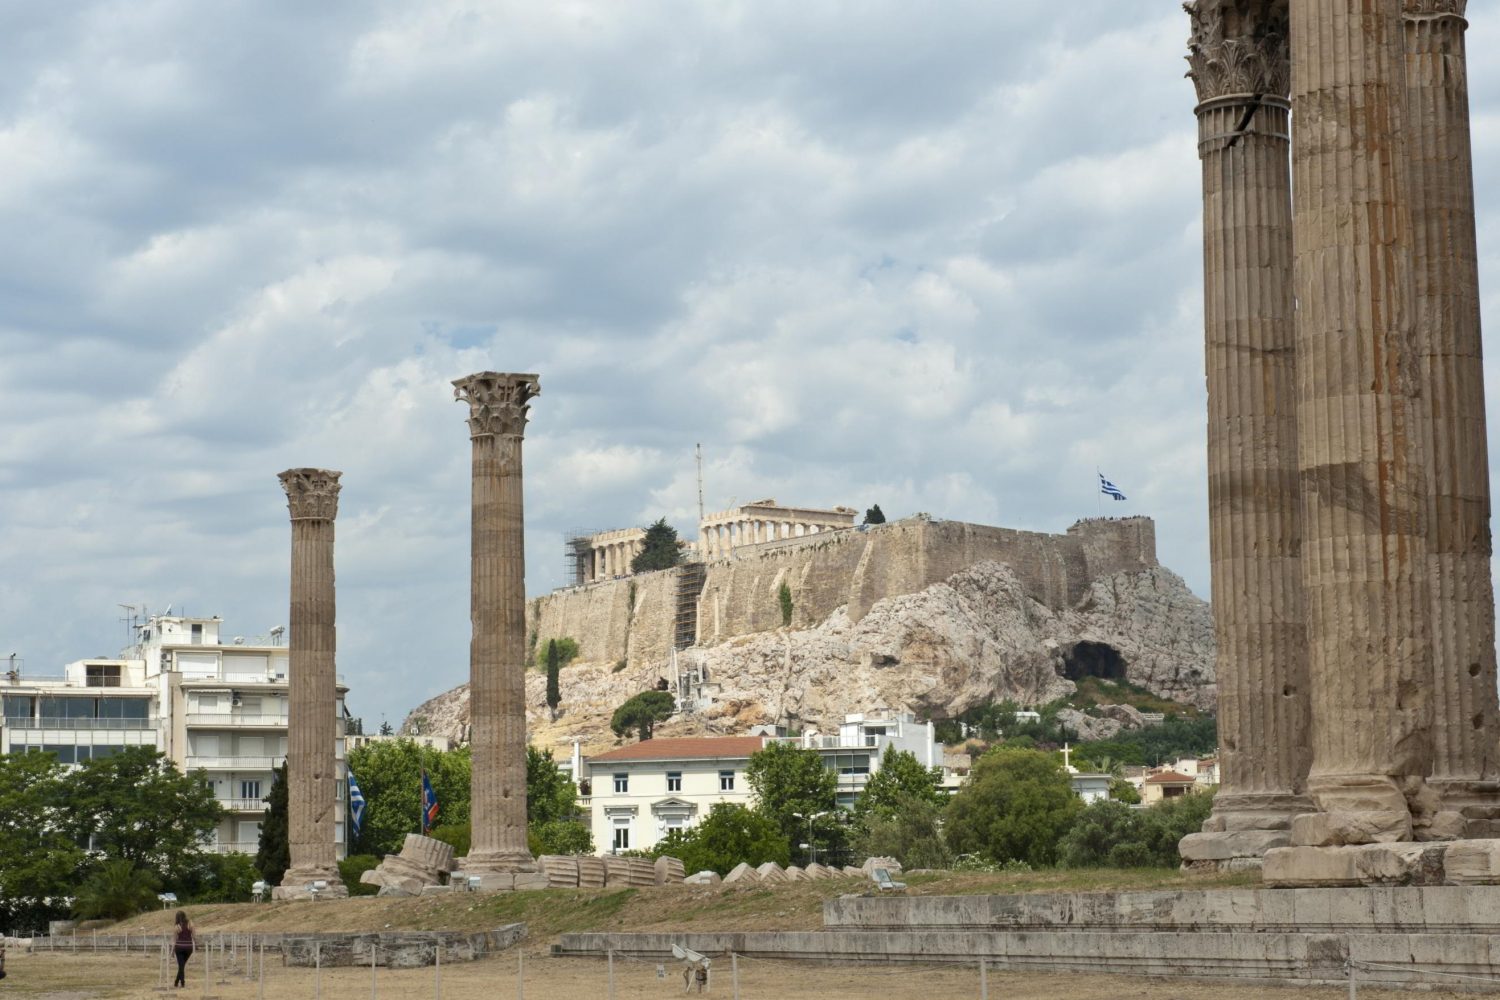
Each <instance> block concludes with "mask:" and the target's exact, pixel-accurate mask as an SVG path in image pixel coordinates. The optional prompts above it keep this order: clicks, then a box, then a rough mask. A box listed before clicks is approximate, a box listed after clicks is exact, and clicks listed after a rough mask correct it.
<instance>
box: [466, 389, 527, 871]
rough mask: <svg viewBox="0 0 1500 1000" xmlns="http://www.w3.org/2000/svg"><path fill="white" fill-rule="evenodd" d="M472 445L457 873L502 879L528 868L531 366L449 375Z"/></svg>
mask: <svg viewBox="0 0 1500 1000" xmlns="http://www.w3.org/2000/svg"><path fill="white" fill-rule="evenodd" d="M453 386H454V398H455V399H458V400H461V401H462V402H465V403H467V404H468V405H469V417H468V424H469V436H470V439H471V441H472V447H473V469H472V472H473V525H472V543H471V545H472V549H471V554H470V562H471V577H470V587H471V592H470V615H471V619H472V622H473V629H474V631H473V638H472V640H471V641H470V644H469V716H470V724H471V727H472V731H473V735H472V738H471V747H472V753H473V776H472V778H471V782H470V801H469V815H470V820H471V823H472V826H473V840H472V845H473V846H472V848H471V849H470V851H469V856H468V858H466V859H465V860H464V861H463V868H464V875H465V876H466V877H467V876H472V875H478V876H481V878H483V880H484V881H483V885H484V887H485V888H492V887H494V888H510V887H511V886H513V885H515V884H517V881H518V880H517V879H515V878H512V877H511V876H512V874H513V873H516V872H533V871H535V867H536V866H535V863H534V861H533V860H532V857H531V852H530V850H529V849H528V848H527V845H526V676H525V672H526V622H525V606H526V560H525V551H524V549H525V545H524V543H525V516H524V509H523V505H522V492H521V439H522V437H523V435H524V434H525V431H526V414H527V411H528V410H529V409H530V406H529V403H530V401H531V400H532V399H533V398H534V397H536V396H537V395H538V394H539V393H540V392H541V388H540V386H539V385H538V383H537V377H536V376H535V375H518V374H514V373H510V372H504V373H502V372H480V373H478V374H475V375H469V376H466V377H464V378H461V379H458V380H456V381H455V382H454V383H453Z"/></svg>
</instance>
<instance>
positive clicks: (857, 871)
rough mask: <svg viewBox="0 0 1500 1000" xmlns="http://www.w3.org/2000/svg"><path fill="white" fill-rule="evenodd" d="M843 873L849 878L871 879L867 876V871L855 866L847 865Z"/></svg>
mask: <svg viewBox="0 0 1500 1000" xmlns="http://www.w3.org/2000/svg"><path fill="white" fill-rule="evenodd" d="M843 873H844V875H845V877H847V878H868V877H869V876H867V875H866V874H865V870H864V869H863V868H856V867H854V866H853V865H845V866H844V872H843Z"/></svg>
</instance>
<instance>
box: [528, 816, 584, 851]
mask: <svg viewBox="0 0 1500 1000" xmlns="http://www.w3.org/2000/svg"><path fill="white" fill-rule="evenodd" d="M526 843H527V845H528V846H529V847H530V848H531V853H532V854H533V855H534V856H537V857H540V856H541V855H543V854H593V853H594V835H593V833H592V832H590V830H589V826H588V824H587V823H584V822H581V821H579V820H576V819H554V820H548V821H547V822H545V823H533V824H531V825H530V826H529V827H527V830H526Z"/></svg>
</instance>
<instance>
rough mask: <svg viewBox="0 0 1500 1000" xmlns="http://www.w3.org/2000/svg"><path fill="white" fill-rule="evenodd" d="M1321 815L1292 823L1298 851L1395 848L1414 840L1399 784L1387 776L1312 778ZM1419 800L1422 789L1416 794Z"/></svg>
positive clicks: (1312, 814)
mask: <svg viewBox="0 0 1500 1000" xmlns="http://www.w3.org/2000/svg"><path fill="white" fill-rule="evenodd" d="M1307 791H1308V794H1309V796H1311V798H1312V800H1313V801H1314V802H1315V803H1316V811H1315V812H1309V813H1304V814H1302V815H1300V816H1296V817H1294V818H1293V819H1292V827H1291V833H1292V845H1293V846H1295V847H1343V846H1349V845H1357V844H1393V843H1398V842H1401V841H1408V840H1411V839H1412V814H1411V808H1410V807H1409V805H1408V799H1407V795H1406V793H1404V792H1403V791H1402V789H1401V787H1400V786H1398V785H1397V784H1396V782H1395V780H1394V779H1393V778H1391V777H1389V776H1388V775H1383V774H1348V775H1343V774H1341V775H1323V776H1319V777H1314V778H1309V779H1308V782H1307ZM1413 791H1414V794H1416V795H1420V794H1421V789H1413Z"/></svg>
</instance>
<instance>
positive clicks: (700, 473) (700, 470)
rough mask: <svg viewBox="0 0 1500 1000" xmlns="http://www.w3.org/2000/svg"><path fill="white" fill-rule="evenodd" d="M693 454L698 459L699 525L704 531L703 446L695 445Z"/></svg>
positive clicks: (700, 529)
mask: <svg viewBox="0 0 1500 1000" xmlns="http://www.w3.org/2000/svg"><path fill="white" fill-rule="evenodd" d="M693 454H694V455H695V456H697V459H698V525H699V529H698V530H699V531H702V530H703V529H702V525H703V445H701V444H695V445H693Z"/></svg>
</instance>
